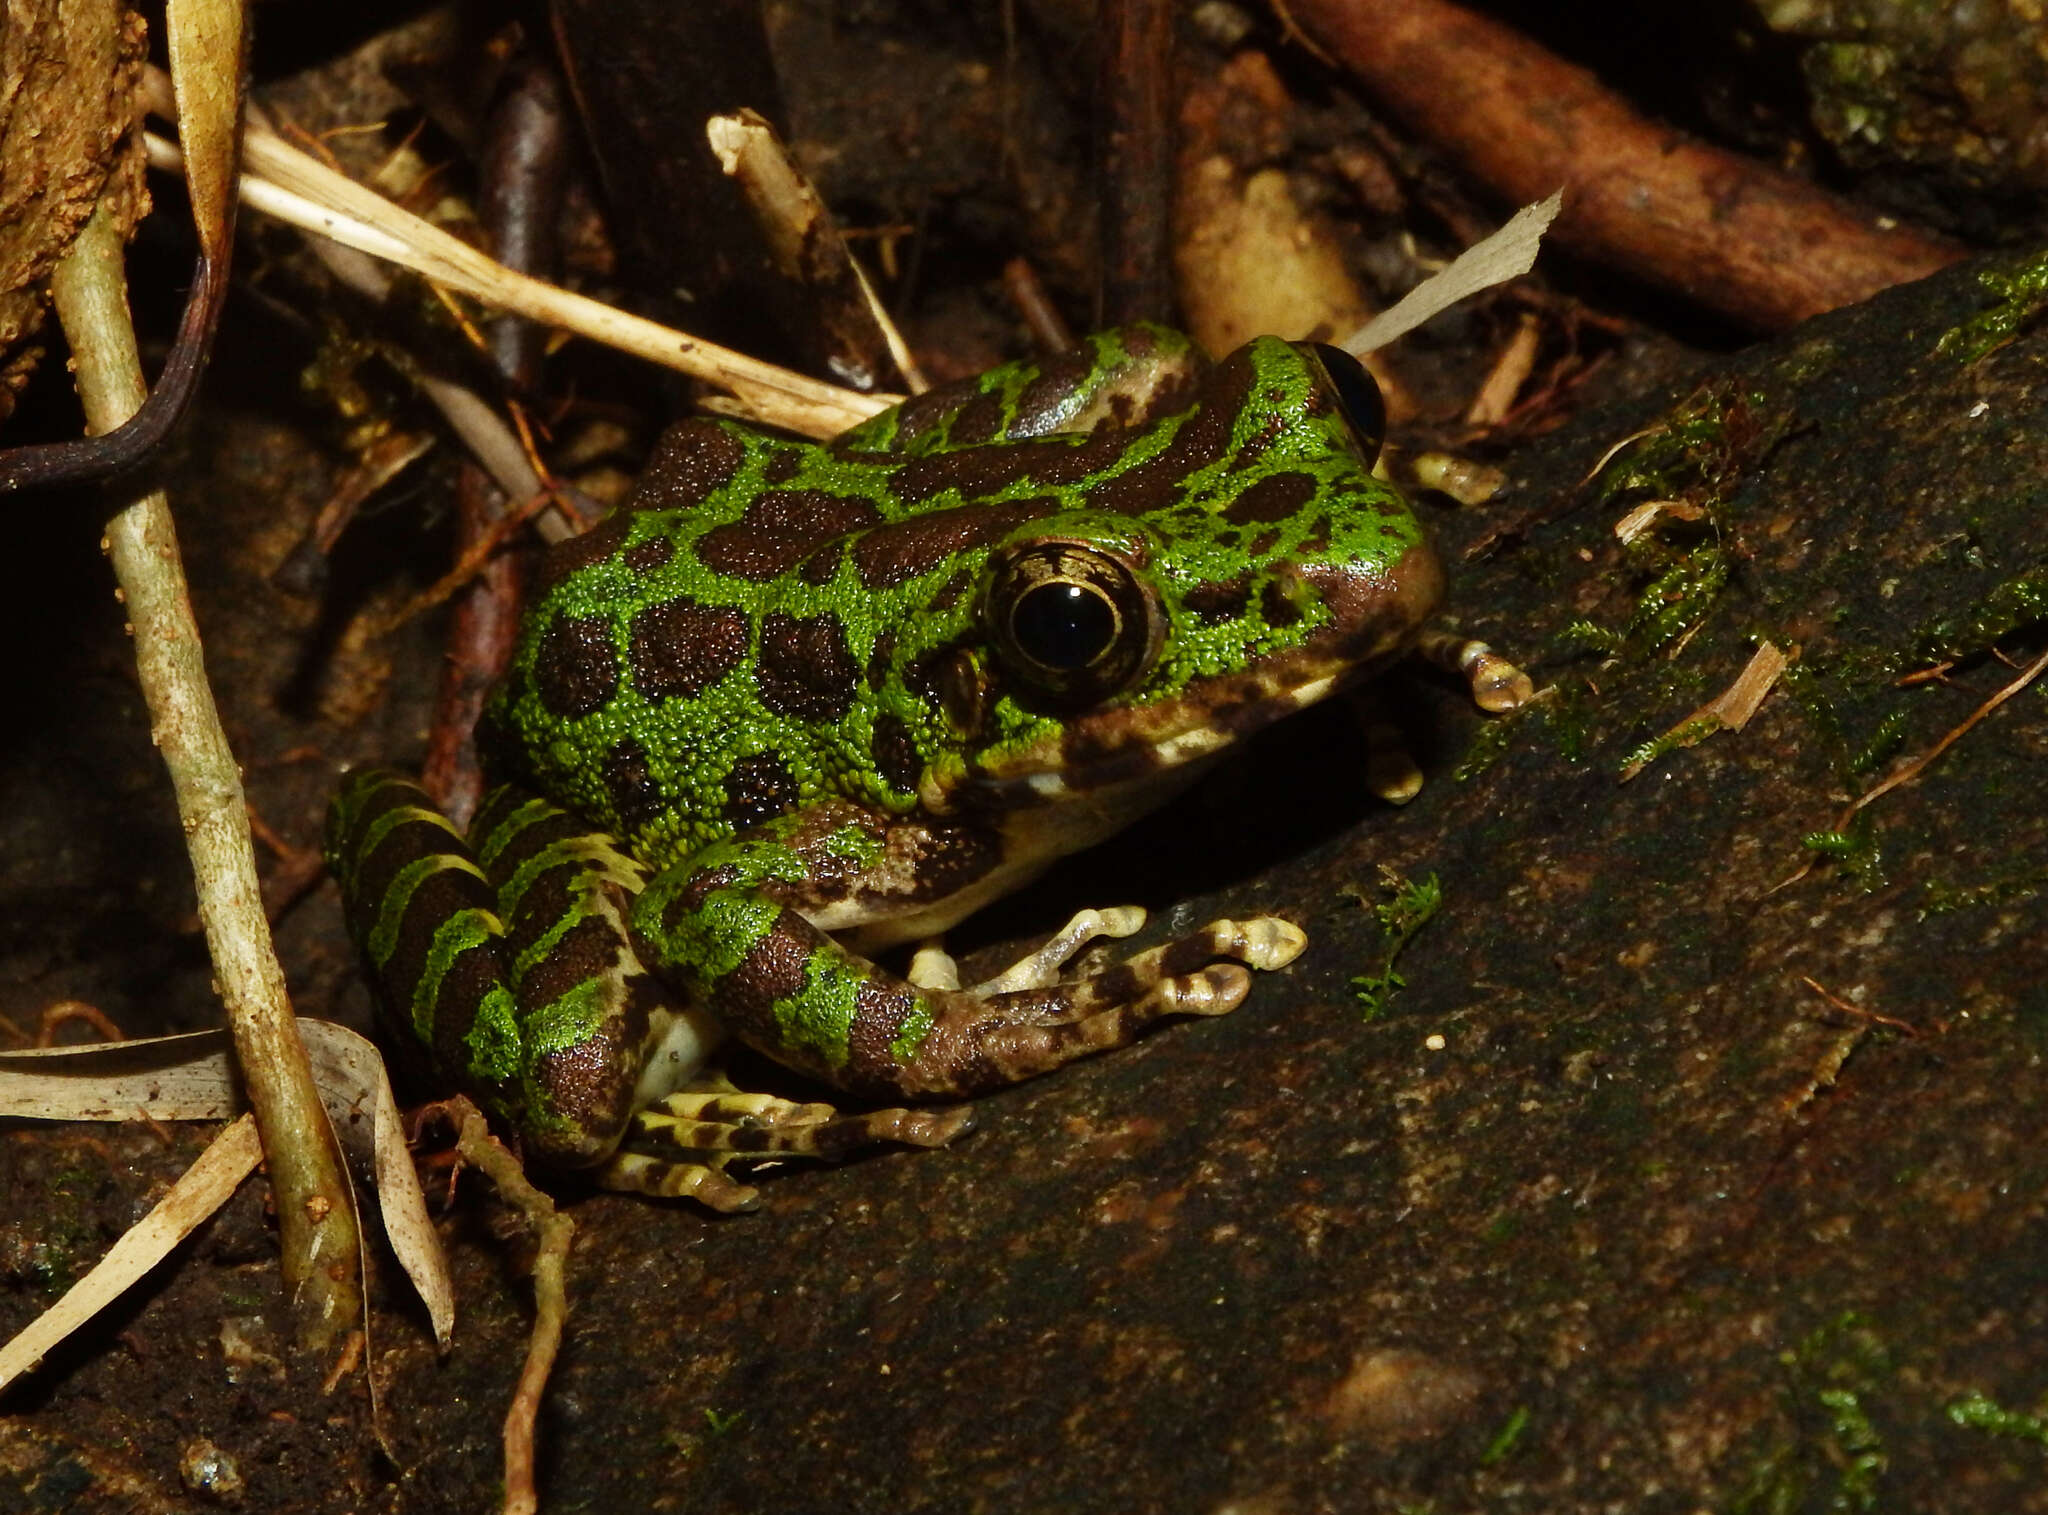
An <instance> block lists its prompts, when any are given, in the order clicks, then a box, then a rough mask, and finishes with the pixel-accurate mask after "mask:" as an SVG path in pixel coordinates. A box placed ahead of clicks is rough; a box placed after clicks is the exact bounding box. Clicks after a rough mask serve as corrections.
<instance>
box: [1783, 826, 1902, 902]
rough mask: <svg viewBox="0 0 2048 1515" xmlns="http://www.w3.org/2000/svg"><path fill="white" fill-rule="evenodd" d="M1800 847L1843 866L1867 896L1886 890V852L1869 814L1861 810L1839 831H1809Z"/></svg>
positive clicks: (1802, 839)
mask: <svg viewBox="0 0 2048 1515" xmlns="http://www.w3.org/2000/svg"><path fill="white" fill-rule="evenodd" d="M1799 844H1800V845H1801V846H1802V847H1804V848H1806V849H1807V850H1808V851H1809V852H1817V853H1819V854H1820V855H1821V856H1822V857H1825V858H1829V859H1831V860H1832V861H1834V862H1836V863H1839V864H1841V866H1842V869H1843V871H1844V872H1846V873H1847V874H1849V876H1850V877H1852V878H1854V879H1855V880H1856V882H1857V883H1859V884H1861V885H1862V886H1863V890H1864V892H1865V893H1874V892H1875V891H1876V890H1878V889H1881V888H1883V887H1884V884H1885V871H1884V852H1883V850H1882V849H1881V848H1880V847H1879V846H1878V845H1877V828H1876V827H1875V826H1874V825H1872V823H1871V819H1870V813H1869V812H1868V811H1867V810H1859V811H1857V812H1856V814H1855V815H1853V816H1852V817H1850V819H1849V824H1848V826H1847V827H1846V828H1844V829H1843V830H1840V831H1810V832H1808V833H1807V834H1806V835H1805V836H1803V837H1801V838H1800V841H1799Z"/></svg>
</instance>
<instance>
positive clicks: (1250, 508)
mask: <svg viewBox="0 0 2048 1515" xmlns="http://www.w3.org/2000/svg"><path fill="white" fill-rule="evenodd" d="M1319 487H1320V486H1319V485H1318V484H1317V482H1316V479H1315V476H1314V475H1313V474H1306V473H1276V474H1273V475H1271V476H1270V477H1268V478H1264V479H1261V480H1259V481H1258V483H1256V484H1253V485H1251V486H1250V487H1249V488H1246V489H1243V490H1240V491H1239V493H1238V496H1237V498H1236V499H1234V500H1232V501H1231V502H1230V503H1229V504H1228V505H1226V506H1224V507H1223V519H1224V520H1226V521H1228V522H1230V524H1231V525H1233V526H1250V525H1253V524H1255V523H1258V522H1262V521H1285V520H1287V519H1289V518H1290V517H1292V516H1293V515H1294V514H1295V513H1296V512H1298V511H1299V510H1300V509H1301V507H1302V506H1304V505H1306V504H1307V503H1308V502H1309V501H1310V500H1312V499H1314V498H1315V495H1316V490H1317V489H1318V488H1319Z"/></svg>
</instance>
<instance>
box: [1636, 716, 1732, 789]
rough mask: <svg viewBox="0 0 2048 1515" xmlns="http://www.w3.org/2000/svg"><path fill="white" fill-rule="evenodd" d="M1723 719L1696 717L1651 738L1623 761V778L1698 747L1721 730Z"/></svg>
mask: <svg viewBox="0 0 2048 1515" xmlns="http://www.w3.org/2000/svg"><path fill="white" fill-rule="evenodd" d="M1721 724H1722V723H1721V718H1720V717H1719V716H1717V715H1702V716H1695V717H1693V719H1691V720H1689V721H1680V722H1679V723H1678V724H1677V725H1676V726H1673V727H1672V728H1671V729H1670V730H1669V731H1667V732H1665V733H1664V734H1663V735H1662V736H1655V737H1651V738H1650V740H1649V741H1647V742H1644V743H1643V744H1642V745H1641V746H1639V747H1636V748H1633V749H1632V750H1631V751H1630V752H1629V753H1628V754H1627V755H1626V756H1625V757H1623V758H1622V760H1621V777H1623V778H1625V779H1627V778H1634V777H1635V776H1636V774H1638V773H1640V772H1641V771H1642V770H1643V769H1645V768H1647V767H1649V766H1650V764H1652V763H1654V762H1656V761H1657V759H1658V758H1660V757H1663V756H1664V755H1665V754H1666V753H1670V752H1676V751H1677V750H1678V749H1679V748H1681V747H1697V746H1698V745H1699V744H1700V743H1701V742H1704V741H1705V740H1706V739H1707V738H1708V737H1710V736H1712V735H1713V734H1714V733H1715V732H1717V731H1719V730H1720V729H1721Z"/></svg>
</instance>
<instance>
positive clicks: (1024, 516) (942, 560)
mask: <svg viewBox="0 0 2048 1515" xmlns="http://www.w3.org/2000/svg"><path fill="white" fill-rule="evenodd" d="M947 456H949V457H957V456H959V454H957V453H952V454H947ZM1057 509H1059V501H1057V500H1054V499H1050V498H1045V497H1040V498H1038V499H1031V500H1006V501H1004V502H1003V503H1001V504H998V505H963V506H961V507H959V508H958V509H954V510H936V511H933V512H931V513H930V514H928V515H921V516H912V517H910V518H909V519H908V520H904V521H891V522H890V523H889V524H888V525H886V526H877V527H875V528H873V529H872V530H869V531H864V532H862V533H861V535H860V537H859V538H858V540H856V541H855V542H854V544H853V566H854V568H855V570H856V571H857V572H858V573H859V574H860V581H861V585H862V587H864V588H867V589H890V588H893V587H894V586H896V585H898V584H903V583H907V582H908V581H909V580H911V579H914V578H916V577H917V576H918V575H919V574H921V573H929V572H930V571H931V570H932V569H934V568H939V567H942V566H944V565H945V564H946V563H949V562H951V561H952V560H953V559H954V558H956V557H958V556H959V555H960V554H961V553H963V552H970V551H972V550H974V549H975V548H977V547H986V546H988V545H989V544H990V543H993V542H998V541H1001V540H1002V539H1003V538H1004V537H1006V536H1008V535H1009V534H1010V533H1011V532H1012V531H1014V530H1016V529H1017V528H1018V527H1019V526H1021V525H1023V524H1024V523H1025V522H1026V521H1035V520H1037V519H1038V518H1039V517H1041V516H1045V515H1050V514H1051V513H1052V512H1053V511H1055V510H1057Z"/></svg>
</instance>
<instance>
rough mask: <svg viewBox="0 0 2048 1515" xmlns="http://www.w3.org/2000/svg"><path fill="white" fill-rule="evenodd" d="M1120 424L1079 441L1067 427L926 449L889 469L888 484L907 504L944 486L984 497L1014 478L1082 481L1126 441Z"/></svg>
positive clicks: (1057, 483) (1046, 483) (1062, 483)
mask: <svg viewBox="0 0 2048 1515" xmlns="http://www.w3.org/2000/svg"><path fill="white" fill-rule="evenodd" d="M1130 441H1131V439H1130V437H1129V436H1128V435H1127V434H1126V433H1124V432H1122V431H1119V430H1115V429H1104V430H1101V431H1095V432H1090V433H1089V434H1088V435H1087V436H1086V437H1085V438H1083V439H1082V440H1080V441H1074V440H1071V439H1070V437H1069V436H1068V435H1067V434H1066V433H1057V434H1055V435H1053V436H1050V437H1039V438H1028V439H1026V440H1024V441H1020V442H1004V443H1002V444H1001V445H999V446H989V447H963V448H959V449H957V450H955V451H950V452H935V453H929V454H926V455H924V456H922V457H915V458H910V459H908V460H906V461H905V462H903V463H901V464H899V465H898V466H897V467H896V468H895V469H893V470H891V472H890V473H889V476H888V477H889V490H890V492H891V493H892V494H894V495H895V496H896V498H897V499H899V500H901V501H902V502H903V503H904V504H906V505H919V504H922V503H924V502H925V501H926V500H929V499H931V498H933V497H934V496H935V495H939V494H943V493H944V492H945V491H946V490H948V489H956V490H958V491H959V494H960V498H961V499H962V500H985V499H988V498H991V497H992V496H995V495H998V494H1001V493H1002V492H1003V491H1004V490H1005V489H1009V488H1011V487H1012V486H1014V485H1016V484H1020V483H1022V484H1030V485H1033V486H1036V487H1044V488H1052V489H1058V488H1063V487H1066V486H1070V485H1075V484H1082V483H1085V482H1086V481H1087V480H1089V479H1091V478H1093V477H1094V476H1095V475H1096V474H1098V473H1100V472H1102V470H1103V469H1105V468H1107V467H1109V466H1110V465H1111V464H1113V463H1115V462H1116V460H1117V458H1118V457H1120V456H1121V455H1122V453H1123V450H1124V448H1126V447H1127V446H1129V445H1130Z"/></svg>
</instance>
